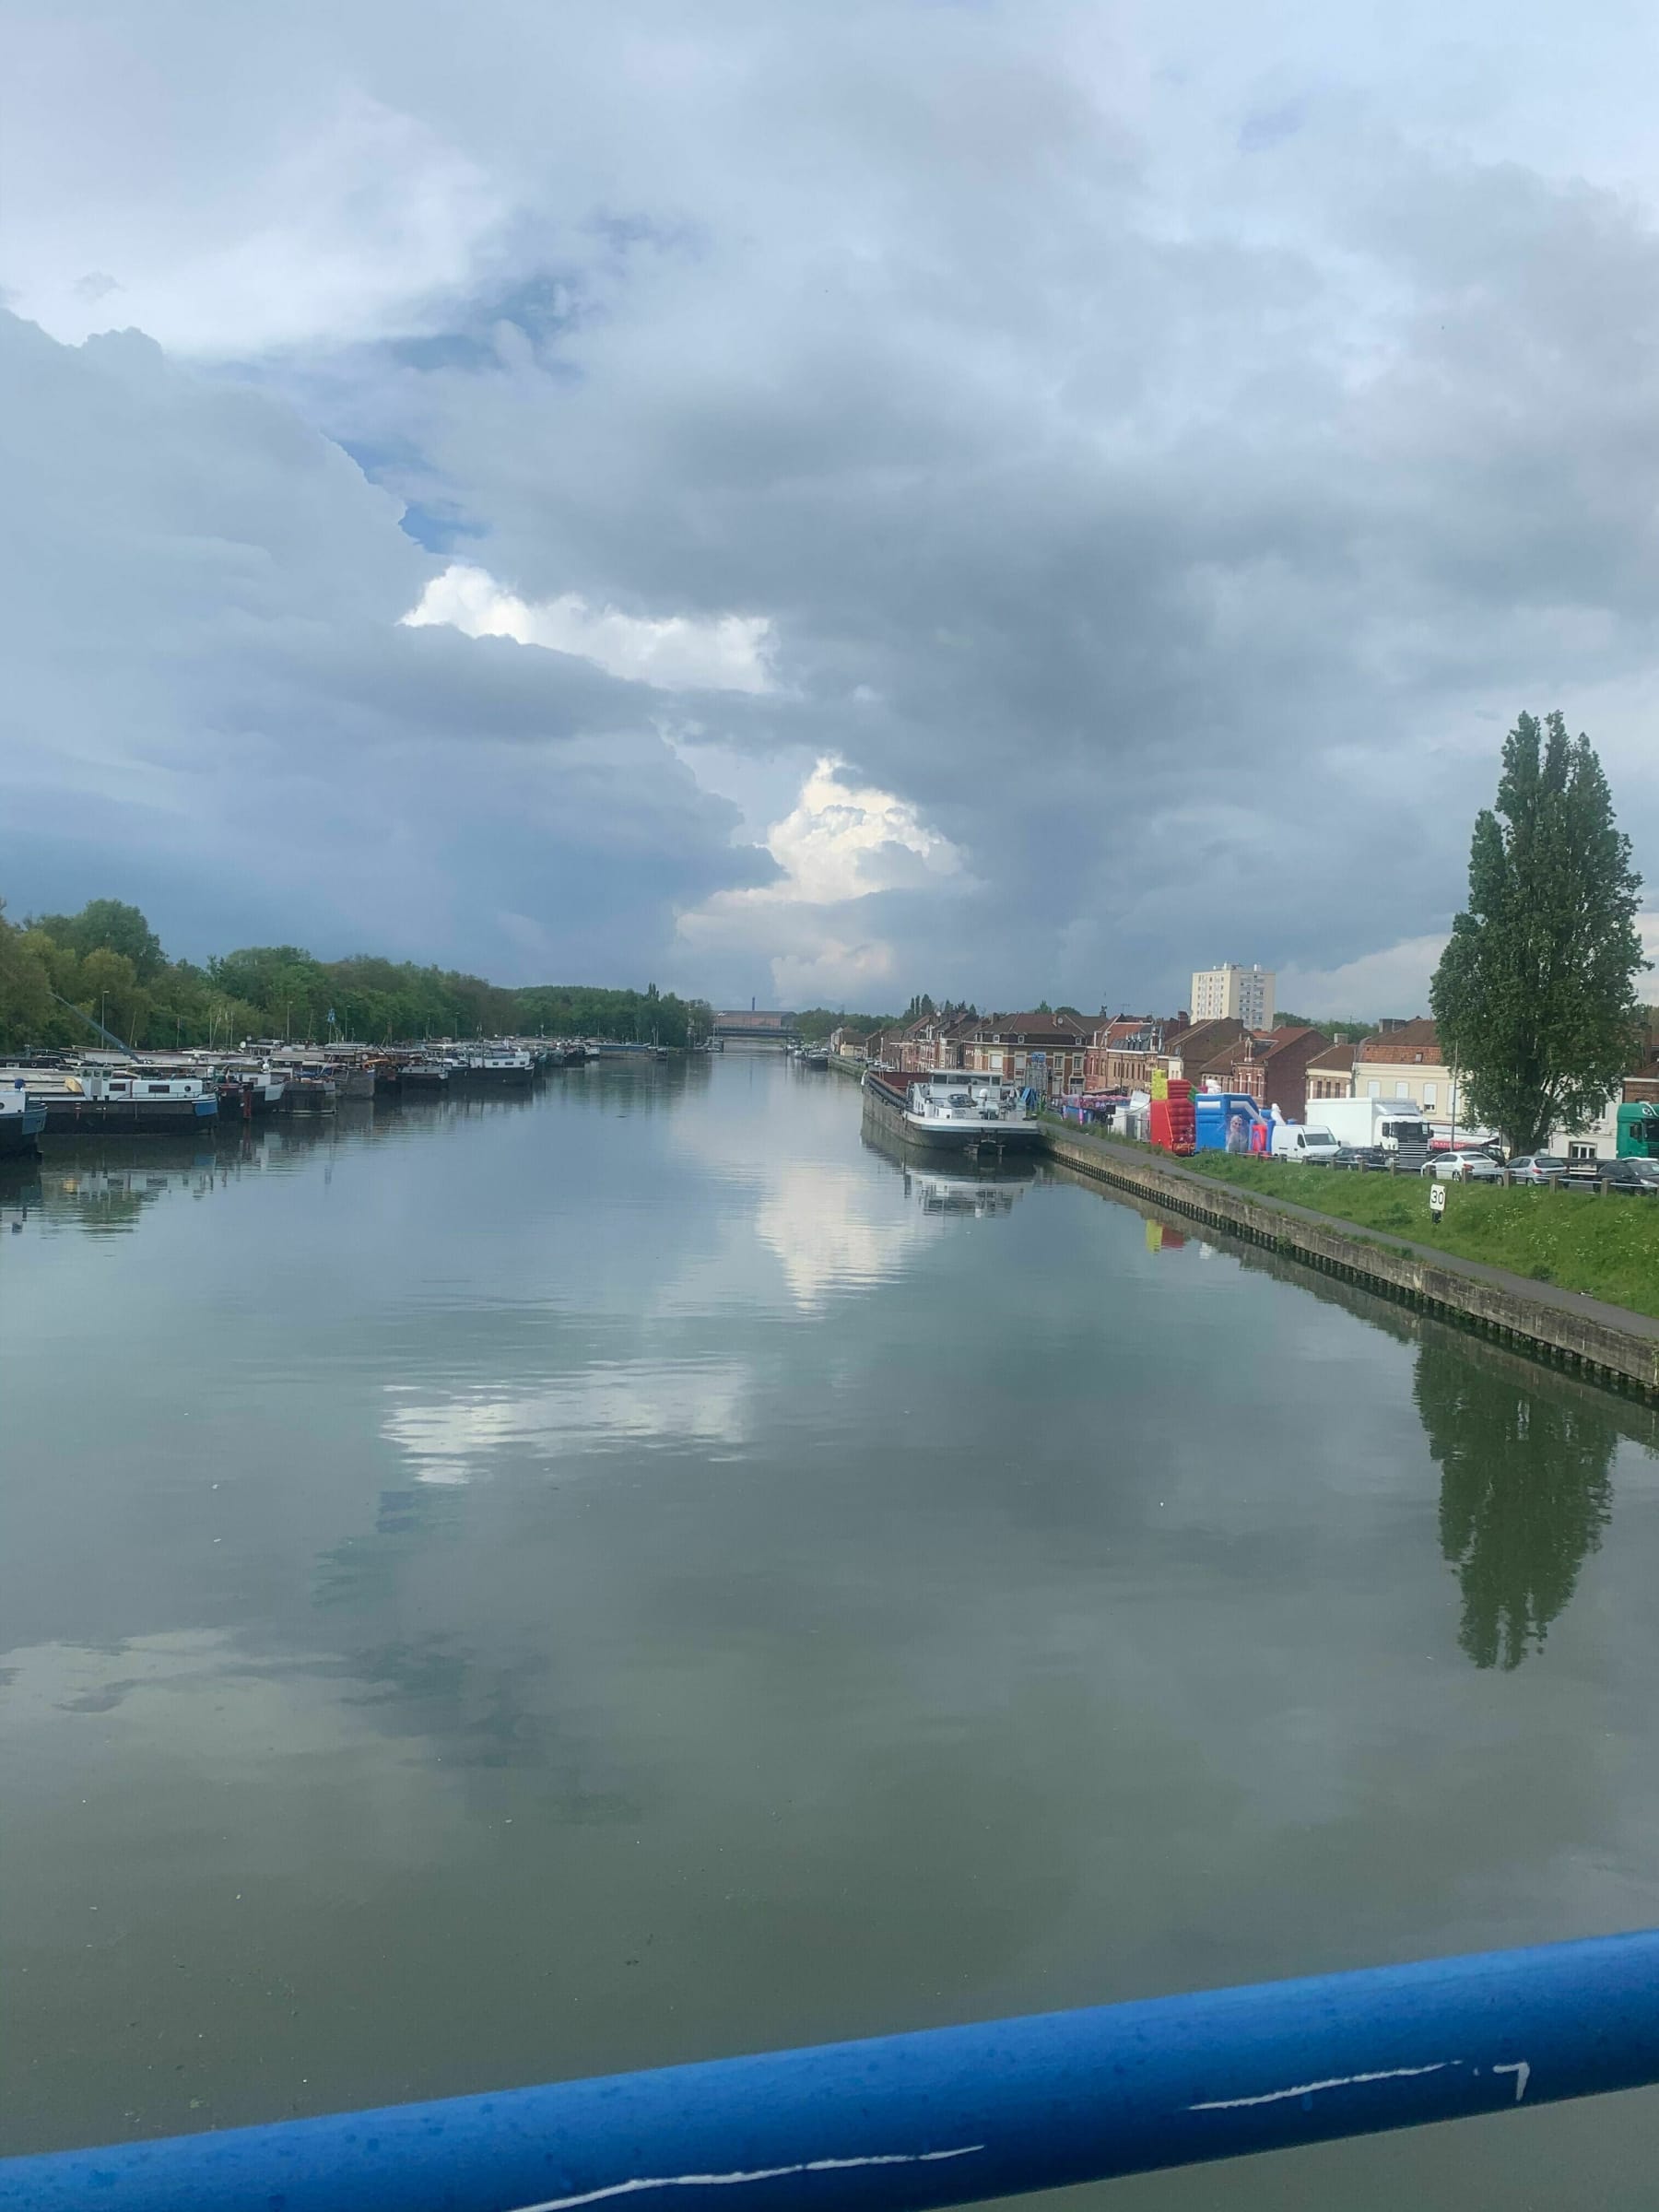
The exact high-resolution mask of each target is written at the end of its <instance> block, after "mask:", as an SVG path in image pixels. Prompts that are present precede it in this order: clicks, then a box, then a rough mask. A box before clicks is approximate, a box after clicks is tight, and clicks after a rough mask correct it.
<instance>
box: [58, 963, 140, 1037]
mask: <svg viewBox="0 0 1659 2212" xmlns="http://www.w3.org/2000/svg"><path fill="white" fill-rule="evenodd" d="M75 1003H76V1006H79V1007H80V1008H81V1009H82V1011H83V1012H84V1013H87V1014H89V1015H90V1016H91V1017H92V1018H93V1020H94V1021H96V1022H98V1023H99V1024H100V1027H101V1028H103V1029H106V1030H113V1032H114V1033H115V1035H116V1036H117V1037H120V1038H122V1039H123V1040H124V1041H125V1042H127V1043H128V1044H131V1043H132V1042H133V1041H134V1040H135V1038H136V1037H139V1036H141V1035H142V1034H143V1031H144V1030H145V1027H146V1025H147V1022H148V1019H149V993H148V992H147V990H146V989H145V987H144V985H143V984H142V983H141V982H139V981H138V975H137V971H136V970H135V967H134V965H133V962H132V961H131V960H130V959H128V958H127V956H126V954H125V953H124V952H112V951H110V950H109V948H108V947H106V946H102V945H100V946H98V947H95V948H94V949H93V950H92V951H91V952H89V953H88V954H87V956H86V958H85V959H83V960H82V961H81V963H80V973H79V975H78V976H77V978H76V991H75Z"/></svg>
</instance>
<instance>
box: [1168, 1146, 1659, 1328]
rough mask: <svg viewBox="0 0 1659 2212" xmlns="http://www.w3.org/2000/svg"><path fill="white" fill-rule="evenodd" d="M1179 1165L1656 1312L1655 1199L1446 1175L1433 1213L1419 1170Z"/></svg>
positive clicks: (1252, 1162)
mask: <svg viewBox="0 0 1659 2212" xmlns="http://www.w3.org/2000/svg"><path fill="white" fill-rule="evenodd" d="M1150 1157H1152V1158H1154V1159H1157V1158H1160V1157H1161V1155H1159V1154H1156V1153H1154V1154H1151V1155H1150ZM1180 1165H1181V1166H1182V1167H1183V1168H1191V1169H1193V1170H1194V1171H1195V1172H1197V1173H1198V1174H1200V1175H1208V1176H1212V1177H1213V1178H1214V1179H1215V1181H1216V1182H1230V1183H1234V1184H1236V1185H1238V1186H1239V1187H1240V1188H1241V1189H1243V1190H1247V1191H1259V1192H1261V1193H1262V1194H1264V1195H1265V1196H1266V1197H1269V1198H1288V1199H1291V1200H1293V1201H1294V1202H1295V1203H1296V1204H1297V1205H1298V1206H1307V1207H1308V1208H1309V1209H1310V1210H1311V1211H1312V1212H1314V1213H1320V1214H1330V1215H1332V1216H1334V1217H1335V1218H1336V1219H1338V1220H1341V1221H1351V1222H1352V1223H1353V1225H1354V1226H1355V1228H1356V1229H1358V1230H1360V1231H1361V1232H1363V1233H1364V1234H1365V1235H1367V1236H1369V1237H1370V1238H1371V1239H1372V1240H1373V1241H1376V1242H1379V1243H1382V1242H1390V1241H1392V1242H1398V1241H1400V1240H1401V1239H1402V1238H1406V1237H1409V1238H1410V1239H1411V1241H1413V1242H1414V1243H1417V1244H1431V1245H1433V1246H1434V1247H1435V1248H1436V1249H1437V1250H1438V1251H1441V1252H1450V1253H1456V1254H1457V1255H1458V1257H1459V1258H1460V1259H1465V1260H1482V1261H1484V1262H1485V1263H1486V1265H1488V1266H1489V1267H1507V1268H1508V1269H1509V1270H1510V1271H1511V1272H1512V1274H1514V1275H1522V1276H1525V1277H1529V1278H1530V1280H1532V1281H1533V1282H1539V1283H1554V1284H1556V1285H1558V1286H1559V1288H1561V1289H1563V1290H1583V1291H1585V1292H1587V1293H1588V1294H1589V1296H1590V1297H1592V1298H1603V1299H1606V1300H1607V1302H1608V1304H1609V1305H1615V1306H1628V1307H1630V1310H1631V1311H1632V1312H1637V1313H1651V1314H1653V1315H1655V1316H1659V1198H1654V1199H1649V1198H1623V1197H1594V1196H1592V1195H1591V1194H1589V1193H1587V1192H1584V1191H1561V1190H1550V1189H1548V1188H1544V1189H1522V1188H1515V1189H1511V1190H1504V1189H1503V1188H1501V1186H1499V1187H1494V1186H1493V1185H1491V1184H1489V1183H1487V1184H1482V1183H1465V1182H1449V1183H1442V1184H1441V1186H1440V1187H1441V1189H1442V1190H1443V1191H1444V1192H1445V1194H1446V1210H1445V1212H1444V1213H1443V1214H1442V1215H1441V1218H1440V1219H1439V1220H1438V1221H1436V1220H1434V1219H1433V1218H1431V1216H1430V1212H1429V1192H1430V1182H1429V1180H1428V1178H1427V1177H1425V1176H1421V1175H1399V1176H1394V1175H1348V1174H1335V1173H1333V1172H1332V1171H1331V1170H1329V1169H1328V1168H1304V1167H1296V1166H1292V1165H1288V1164H1287V1163H1284V1162H1278V1161H1273V1160H1260V1159H1236V1158H1232V1157H1230V1156H1229V1155H1228V1154H1226V1153H1224V1152H1200V1153H1198V1154H1197V1155H1196V1156H1195V1157H1194V1158H1193V1159H1183V1160H1182V1161H1181V1162H1180Z"/></svg>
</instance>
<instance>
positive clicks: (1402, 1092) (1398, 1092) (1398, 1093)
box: [1394, 1076, 1411, 1099]
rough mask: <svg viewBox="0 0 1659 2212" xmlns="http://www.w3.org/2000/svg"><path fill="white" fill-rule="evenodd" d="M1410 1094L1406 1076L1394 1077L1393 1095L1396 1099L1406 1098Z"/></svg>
mask: <svg viewBox="0 0 1659 2212" xmlns="http://www.w3.org/2000/svg"><path fill="white" fill-rule="evenodd" d="M1410 1096H1411V1086H1410V1084H1409V1083H1407V1082H1406V1078H1405V1077H1404V1076H1400V1077H1396V1079H1395V1082H1394V1097H1395V1098H1396V1099H1408V1098H1409V1097H1410Z"/></svg>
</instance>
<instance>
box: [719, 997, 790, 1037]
mask: <svg viewBox="0 0 1659 2212" xmlns="http://www.w3.org/2000/svg"><path fill="white" fill-rule="evenodd" d="M714 1035H715V1037H716V1038H717V1039H718V1040H719V1041H721V1042H722V1043H730V1044H798V1043H799V1041H800V1036H801V1032H800V1030H798V1029H796V1027H795V1018H794V1015H793V1014H782V1013H777V1012H773V1011H769V1010H768V1009H767V1008H765V1007H756V1006H742V1007H739V1008H737V1009H736V1010H735V1011H734V1012H729V1013H724V1014H716V1015H715V1017H714Z"/></svg>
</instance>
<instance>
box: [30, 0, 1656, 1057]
mask: <svg viewBox="0 0 1659 2212" xmlns="http://www.w3.org/2000/svg"><path fill="white" fill-rule="evenodd" d="M0 81H4V82H6V84H7V85H8V87H9V88H10V98H9V101H8V109H9V112H8V114H7V119H6V130H5V132H4V134H3V135H0V472H3V480H4V482H5V485H6V497H5V511H4V516H3V518H0V628H3V630H4V665H5V669H6V681H5V684H4V686H0V895H4V897H5V898H6V902H7V907H8V911H9V912H10V913H11V914H12V915H13V916H14V918H15V917H17V916H19V915H22V914H25V913H27V912H30V911H41V910H63V909H65V908H73V907H75V906H77V905H79V904H80V903H81V902H82V901H83V900H85V899H88V898H91V897H98V896H109V897H116V898H124V899H130V900H135V901H136V902H137V903H138V904H139V905H141V906H142V907H143V908H144V909H145V911H146V912H147V914H148V915H149V917H150V919H151V921H152V923H153V924H154V925H155V926H156V927H157V928H158V929H159V932H160V934H161V935H162V937H163V939H164V941H165V942H166V944H167V945H168V947H169V948H170V949H171V950H172V951H174V952H175V953H182V954H188V955H190V956H191V957H194V958H202V957H204V956H206V954H208V953H210V952H213V951H215V950H222V949H227V948H229V947H231V946H234V945H239V944H246V943H253V942H261V943H269V942H285V943H299V944H303V945H306V946H308V947H310V948H311V949H312V950H313V951H314V952H316V953H318V954H319V955H320V956H324V957H335V956H338V955H341V954H345V953H347V952H351V951H356V950H366V949H372V950H378V951H384V952H388V953H390V954H392V955H393V956H394V957H398V958H408V959H420V960H434V961H438V962H441V963H442V964H444V965H457V966H462V967H465V968H469V969H471V970H473V971H477V972H479V973H483V974H486V975H488V976H490V977H492V978H493V979H495V980H497V981H500V982H537V981H547V982H578V981H582V982H606V983H611V982H615V983H621V982H634V983H641V984H642V983H643V982H647V981H649V982H656V983H657V984H658V985H659V986H660V987H662V988H665V989H668V988H674V989H678V990H682V991H695V992H698V993H700V994H702V995H705V996H707V997H710V998H712V1000H714V1001H715V1002H716V1003H721V1004H745V1003H747V1001H748V999H749V998H751V997H756V998H759V1001H760V1003H761V1004H763V1005H764V1004H768V1003H771V1004H780V1005H785V1006H792V1005H793V1006H799V1005H807V1004H828V1005H840V1004H845V1005H847V1006H853V1007H857V1008H860V1009H869V1010H877V1011H885V1010H888V1009H892V1008H896V1007H900V1006H903V1004H904V1003H905V1002H906V1001H907V1000H908V998H909V997H910V996H911V994H912V992H919V991H928V992H930V993H932V994H933V995H934V996H935V998H939V997H944V996H959V997H968V998H971V999H972V1000H973V1001H975V1003H977V1004H979V1005H980V1006H986V1007H988V1006H1004V1007H1012V1006H1020V1005H1029V1004H1030V1003H1032V1002H1034V1001H1035V1000H1036V999H1038V998H1039V997H1047V998H1048V999H1050V1000H1051V1001H1053V1002H1054V1003H1060V1002H1062V1001H1065V1002H1069V1003H1072V1004H1075V1005H1077V1006H1081V1007H1083V1008H1085V1009H1088V1010H1092V1009H1093V1008H1095V1007H1096V1006H1109V1007H1112V1008H1113V1009H1116V1008H1117V1007H1120V1006H1124V1007H1135V1008H1143V1007H1158V1008H1170V1007H1173V1006H1178V1005H1184V1004H1185V1003H1186V999H1187V990H1188V979H1189V977H1190V974H1191V971H1192V970H1193V969H1194V967H1196V966H1208V965H1210V964H1211V963H1212V962H1214V961H1217V960H1220V959H1235V960H1241V961H1243V962H1246V963H1249V962H1251V961H1259V962H1261V963H1262V964H1263V965H1265V966H1269V967H1273V968H1275V969H1277V971H1278V976H1279V998H1280V1003H1281V1004H1282V1005H1288V1006H1293V1007H1294V1008H1295V1009H1296V1010H1298V1011H1303V1012H1310V1013H1314V1014H1341V1013H1350V1014H1356V1015H1361V1016H1375V1015H1378V1014H1382V1013H1398V1014H1409V1013H1413V1012H1417V1011H1420V1010H1422V1008H1423V1006H1424V1005H1425V1001H1426V991H1427V983H1428V978H1429V975H1430V973H1431V971H1432V969H1433V965H1434V961H1435V959H1436V958H1437V956H1438V950H1439V947H1440V945H1441V942H1442V941H1443V938H1444V935H1445V932H1446V930H1447V927H1448V926H1449V924H1450V921H1451V917H1452V915H1453V913H1454V912H1456V910H1457V907H1458V905H1459V903H1460V902H1461V898H1462V893H1463V890H1464V886H1465V867H1466V859H1467V851H1468V837H1469V830H1470V826H1471V823H1472V820H1473V817H1474V814H1475V812H1476V809H1477V807H1478V806H1481V805H1483V804H1485V803H1486V802H1487V801H1488V800H1489V798H1490V796H1491V794H1492V792H1493V789H1494V787H1495V784H1496V780H1497V772H1498V755H1499V750H1500V746H1501V743H1502V738H1503V735H1504V732H1505V730H1506V729H1507V728H1508V727H1509V726H1510V724H1512V722H1513V720H1514V717H1515V714H1516V712H1518V711H1519V710H1521V709H1523V708H1526V709H1530V710H1532V711H1534V712H1540V713H1542V712H1546V711H1547V710H1548V709H1549V708H1552V707H1556V706H1559V707H1560V708H1561V709H1562V710H1563V711H1564V712H1565V713H1566V714H1567V717H1568V720H1569V722H1570V724H1571V725H1572V727H1573V728H1574V729H1580V728H1582V729H1584V730H1586V731H1588V733H1589V735H1591V737H1592V739H1593V741H1594V743H1595V744H1596V746H1597V747H1598V748H1599V749H1600V751H1601V754H1602V758H1603V761H1604V764H1605V766H1606V769H1607V771H1608V774H1609V777H1610V779H1611V782H1612V785H1613V791H1614V796H1615V800H1616V803H1617V805H1618V809H1619V814H1620V818H1621V821H1622V823H1623V826H1624V827H1625V828H1626V829H1627V830H1628V831H1629V832H1630V836H1631V837H1632V839H1633V841H1634V844H1635V849H1636V858H1637V863H1638V865H1639V866H1642V867H1643V868H1644V869H1645V871H1646V872H1647V873H1648V874H1649V875H1650V877H1654V878H1655V879H1656V880H1659V786H1656V784H1655V778H1654V774H1653V768H1652V765H1651V763H1652V760H1653V746H1652V743H1651V740H1650V735H1649V733H1650V731H1651V729H1652V727H1653V718H1654V709H1655V706H1656V704H1659V623H1656V618H1655V610H1656V609H1659V588H1656V587H1659V522H1656V509H1655V491H1656V489H1659V482H1656V468H1659V406H1656V405H1655V401H1656V399H1659V142H1655V141H1654V139H1653V133H1652V129H1651V114H1652V106H1653V92H1654V90H1655V87H1656V85H1659V18H1655V17H1654V16H1653V11H1652V10H1651V9H1649V8H1646V7H1641V6H1625V5H1622V4H1621V0H1590V4H1589V5H1587V6H1585V7H1583V8H1581V9H1579V10H1576V11H1573V12H1572V13H1571V17H1569V16H1567V15H1564V14H1563V13H1562V12H1561V11H1560V10H1559V9H1554V8H1550V9H1546V8H1545V7H1543V6H1538V5H1535V4H1534V0H1512V4H1511V5H1505V6H1501V7H1500V6H1496V5H1489V4H1488V0H1470V4H1469V5H1465V6H1461V7H1459V8H1457V9H1454V10H1448V9H1446V8H1445V7H1443V6H1428V5H1423V4H1419V0H1395V4H1394V5H1391V6H1387V7H1386V8H1384V7H1382V6H1375V7H1372V6H1351V7H1347V8H1321V7H1315V6H1310V5H1293V4H1291V0H1263V4H1262V5H1258V6H1253V7H1251V8H1249V9H1242V10H1241V9H1239V8H1238V7H1236V6H1230V5H1226V4H1225V0H1159V5H1157V6H1153V5H1151V4H1150V0H1091V4H1089V5H1071V4H1068V0H842V4H841V6H837V7H835V8H827V7H824V6H821V5H817V4H816V0H813V4H809V0H692V4H691V5H686V4H685V0H677V4H676V5H674V6H668V5H664V4H661V0H636V4H635V5H632V6H629V7H627V8H600V7H597V6H593V5H591V0H561V4H559V5H551V4H549V0H475V5H473V6H470V7H468V8H466V9H465V10H456V9H453V8H449V7H446V8H438V7H435V6H430V5H429V0H397V5H396V6H393V5H391V0H356V4H355V5H354V6H351V7H349V8H344V9H342V8H339V7H338V6H322V5H319V4H317V0H288V5H287V6H284V7H283V8H281V9H272V10H262V11H256V10H253V9H246V8H229V9H227V8H223V7H216V6H208V5H206V0H153V4H152V5H150V6H146V7H144V8H142V9H135V8H133V7H132V6H128V5H124V4H123V5H119V6H118V5H114V4H113V0H75V4H74V5H70V6H65V7H62V8H57V9H52V10H47V9H41V8H26V7H24V6H21V5H19V0H6V6H4V7H0ZM1651 897H1652V901H1653V906H1654V908H1655V909H1656V910H1659V889H1655V890H1654V891H1653V892H1652V894H1651ZM1651 926H1652V927H1653V929H1654V930H1655V931H1656V932H1659V918H1656V919H1655V920H1654V921H1653V924H1652V925H1651ZM1656 941H1659V940H1656Z"/></svg>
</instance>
